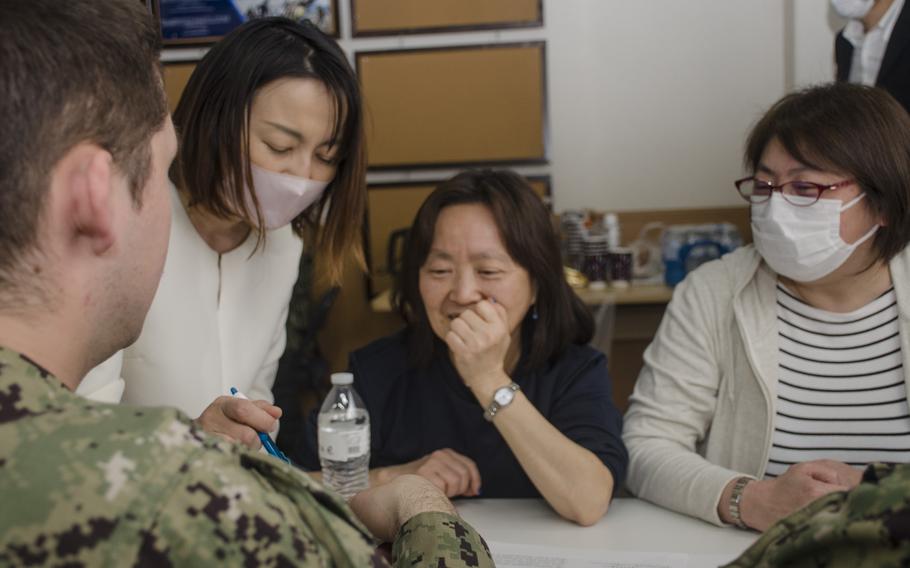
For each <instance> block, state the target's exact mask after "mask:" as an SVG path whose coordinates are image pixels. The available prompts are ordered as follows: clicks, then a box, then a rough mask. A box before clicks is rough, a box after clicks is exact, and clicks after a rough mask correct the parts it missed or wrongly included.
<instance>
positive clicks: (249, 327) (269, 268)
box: [76, 187, 303, 417]
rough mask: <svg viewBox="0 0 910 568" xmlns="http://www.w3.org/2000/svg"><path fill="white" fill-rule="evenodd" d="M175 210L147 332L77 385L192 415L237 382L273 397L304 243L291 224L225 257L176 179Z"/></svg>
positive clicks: (95, 394) (255, 395)
mask: <svg viewBox="0 0 910 568" xmlns="http://www.w3.org/2000/svg"><path fill="white" fill-rule="evenodd" d="M171 209H172V211H173V215H172V221H171V234H170V245H169V248H168V254H167V260H166V261H165V265H164V273H163V275H162V277H161V283H160V284H159V286H158V291H157V293H156V294H155V299H154V301H153V302H152V306H151V309H150V310H149V313H148V317H147V318H146V320H145V327H144V328H143V329H142V334H141V335H140V336H139V339H138V340H137V341H136V343H134V344H133V345H131V346H130V347H128V348H126V349H124V350H123V351H121V352H119V353H117V354H116V355H114V356H113V357H111V359H109V360H108V361H106V362H104V363H102V364H101V365H99V366H98V367H96V368H95V369H93V370H92V371H91V372H90V373H89V375H88V376H87V377H86V378H85V380H83V381H82V383H81V384H80V385H79V388H78V389H77V390H76V392H77V393H79V394H81V395H83V396H86V397H88V398H91V399H93V400H102V401H105V402H117V401H119V400H122V401H123V402H126V403H130V404H136V405H141V406H174V407H177V408H179V409H180V410H182V411H184V412H185V413H187V414H188V415H189V416H191V417H196V416H199V414H201V413H202V411H203V410H204V409H205V407H206V406H208V405H209V404H210V403H211V402H212V401H213V400H215V398H216V397H218V396H219V395H224V394H229V389H230V387H232V386H234V387H237V388H238V389H239V390H240V391H241V392H243V393H244V394H246V395H247V396H248V397H249V398H251V399H254V400H255V399H264V400H268V401H270V402H271V401H272V400H273V398H272V384H273V383H274V382H275V373H276V372H277V369H278V359H279V358H280V357H281V354H282V352H283V351H284V345H285V327H284V326H285V321H286V320H287V315H288V303H289V301H290V298H291V291H292V289H293V286H294V282H295V281H296V280H297V271H298V267H299V263H300V255H301V252H302V250H303V243H302V242H301V240H300V239H299V238H298V237H297V236H296V235H295V234H294V233H293V231H292V230H291V228H290V226H286V227H282V228H281V229H277V230H274V231H270V232H269V233H268V235H267V237H266V241H265V246H264V248H261V249H259V250H255V248H256V239H255V238H254V237H251V238H248V239H247V240H246V241H245V242H244V243H243V244H241V245H240V246H239V247H237V248H236V249H235V250H232V251H230V252H228V253H226V254H222V255H219V254H218V253H217V252H215V251H213V250H212V249H210V248H209V247H208V245H207V244H206V243H205V241H203V240H202V237H201V236H200V235H199V233H198V232H196V229H195V228H194V227H193V225H192V223H191V222H190V219H189V217H188V216H187V213H186V210H185V209H184V208H183V205H182V204H181V202H180V198H179V196H178V195H177V191H176V189H175V188H173V187H172V191H171ZM121 393H122V397H121V396H120V394H121Z"/></svg>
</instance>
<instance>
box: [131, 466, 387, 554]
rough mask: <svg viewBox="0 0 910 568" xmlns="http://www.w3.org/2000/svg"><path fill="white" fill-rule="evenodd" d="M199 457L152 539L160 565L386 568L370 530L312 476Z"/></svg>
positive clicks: (148, 542) (147, 548)
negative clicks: (377, 567) (379, 567)
mask: <svg viewBox="0 0 910 568" xmlns="http://www.w3.org/2000/svg"><path fill="white" fill-rule="evenodd" d="M198 457H199V459H198V460H194V461H190V462H188V463H187V467H188V469H189V471H188V472H187V473H186V475H185V477H184V478H183V479H181V480H179V482H177V483H175V486H174V490H173V493H172V494H171V496H170V498H169V499H167V501H166V503H165V504H164V505H163V507H162V508H161V510H160V512H159V515H158V518H157V522H156V523H155V526H154V528H153V530H152V531H150V532H149V534H147V535H146V538H145V542H144V543H143V551H142V554H141V556H142V557H144V558H145V559H147V560H153V561H156V563H155V564H154V565H162V566H165V565H178V566H179V565H184V566H214V565H224V566H242V565H245V566H250V565H256V566H327V565H333V566H373V565H382V564H383V559H382V557H381V555H380V554H379V553H378V552H377V551H376V549H375V547H374V543H373V542H372V539H371V538H370V537H368V536H367V535H366V534H365V533H364V531H365V529H363V528H362V527H361V526H359V525H358V524H357V523H356V521H353V520H351V519H348V518H345V515H346V514H347V513H348V511H347V510H346V509H345V508H344V506H343V504H342V503H341V502H335V500H334V499H333V498H332V497H331V496H327V495H325V494H324V492H323V491H322V490H321V488H319V487H316V486H314V485H313V484H312V482H307V481H306V480H302V481H301V479H299V478H302V477H305V474H299V473H298V472H294V471H284V470H282V468H283V467H284V464H280V463H278V462H277V461H276V462H275V463H274V464H273V463H269V462H268V461H267V460H269V459H271V458H268V457H267V456H266V457H260V456H258V455H255V454H254V455H249V456H244V458H243V459H241V463H243V465H244V466H245V467H237V466H236V463H229V464H226V463H225V461H230V460H219V459H218V456H217V455H213V453H206V454H204V455H199V456H198ZM287 469H289V468H287Z"/></svg>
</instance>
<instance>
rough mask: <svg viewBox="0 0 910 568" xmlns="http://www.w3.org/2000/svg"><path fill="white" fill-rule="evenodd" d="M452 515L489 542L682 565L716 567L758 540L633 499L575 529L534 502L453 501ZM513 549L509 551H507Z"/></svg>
mask: <svg viewBox="0 0 910 568" xmlns="http://www.w3.org/2000/svg"><path fill="white" fill-rule="evenodd" d="M456 506H457V507H458V512H459V513H460V514H461V516H462V517H463V518H464V519H465V520H466V521H468V522H469V523H470V524H471V525H472V526H473V527H474V528H475V529H477V531H478V532H480V534H481V535H483V537H484V538H485V539H486V540H487V542H488V543H491V548H492V551H493V553H494V555H495V554H496V553H497V550H496V545H497V544H498V543H510V544H515V545H525V546H528V547H541V546H544V547H557V548H562V549H573V550H584V551H587V553H591V552H596V553H598V554H600V553H602V554H603V556H604V558H609V556H610V554H611V553H614V554H618V555H620V556H621V555H622V553H641V552H652V553H668V554H676V555H680V554H683V555H686V557H687V558H686V562H687V563H686V564H685V565H686V566H687V567H691V566H717V565H718V564H720V563H722V562H727V561H730V560H733V559H734V558H736V557H737V556H739V554H740V553H741V552H743V551H744V550H745V549H746V548H748V547H749V545H750V544H752V543H753V542H754V541H755V539H756V538H757V537H758V535H757V534H756V533H754V532H751V531H742V530H738V529H734V528H721V527H716V526H714V525H711V524H708V523H706V522H704V521H701V520H699V519H695V518H691V517H687V516H685V515H680V514H678V513H674V512H672V511H668V510H666V509H662V508H660V507H658V506H656V505H652V504H651V503H648V502H646V501H641V500H639V499H631V498H624V499H615V500H614V501H613V503H612V504H611V505H610V510H609V512H607V514H606V516H604V518H602V519H601V520H600V521H599V522H598V523H597V524H596V525H594V526H591V527H581V526H578V525H576V524H574V523H572V522H570V521H567V520H565V519H563V518H561V517H559V516H558V515H557V514H556V513H555V512H554V511H553V510H552V509H551V508H550V507H549V505H547V504H546V502H544V501H543V500H540V499H476V500H466V501H460V502H459V501H456ZM511 548H514V547H511Z"/></svg>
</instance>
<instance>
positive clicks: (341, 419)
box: [318, 373, 370, 499]
mask: <svg viewBox="0 0 910 568" xmlns="http://www.w3.org/2000/svg"><path fill="white" fill-rule="evenodd" d="M353 383H354V375H352V374H351V373H335V374H333V375H332V390H331V391H329V394H328V396H327V397H326V398H325V402H323V403H322V408H320V409H319V419H318V424H319V435H318V438H319V463H320V465H321V466H322V480H323V483H325V484H326V485H327V486H328V487H331V488H332V489H334V490H335V491H337V492H338V493H339V494H340V495H341V496H342V497H344V498H345V499H350V498H351V497H353V496H354V495H355V494H356V493H358V492H360V491H363V490H364V489H367V488H369V486H370V471H369V467H370V414H369V413H368V412H367V410H366V408H364V406H363V400H361V398H360V396H359V395H358V394H357V391H355V390H354V386H353Z"/></svg>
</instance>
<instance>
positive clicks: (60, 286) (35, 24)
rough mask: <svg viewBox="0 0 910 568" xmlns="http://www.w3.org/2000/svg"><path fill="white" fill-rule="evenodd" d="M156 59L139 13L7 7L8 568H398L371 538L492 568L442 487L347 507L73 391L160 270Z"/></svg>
mask: <svg viewBox="0 0 910 568" xmlns="http://www.w3.org/2000/svg"><path fill="white" fill-rule="evenodd" d="M158 44H159V40H158V35H157V31H156V30H155V28H154V26H153V25H152V24H151V22H150V18H149V16H148V14H147V13H145V11H144V8H143V6H142V4H141V3H139V2H136V1H135V0H104V1H103V2H99V1H98V0H67V1H66V2H60V1H59V0H0V124H2V125H3V129H4V135H3V136H0V566H27V565H61V566H62V565H66V566H113V565H116V566H120V565H143V566H173V565H179V566H206V565H229V566H234V565H244V566H258V565H269V566H295V565H302V566H374V565H384V564H385V563H386V561H385V557H384V556H383V555H381V554H379V553H377V552H376V549H375V548H374V545H375V543H374V540H373V536H376V537H378V538H379V539H381V540H386V541H393V548H392V557H393V558H394V559H395V561H396V562H397V564H399V565H402V566H488V565H491V564H492V562H491V560H490V555H489V551H488V550H487V549H486V546H485V544H484V543H483V541H482V539H481V538H480V537H479V536H478V535H477V533H476V532H475V531H474V530H473V529H472V528H471V527H470V526H469V525H467V524H466V523H464V522H463V521H462V520H460V519H459V518H458V517H457V516H456V515H455V514H454V513H455V512H454V509H453V508H452V505H451V503H449V501H448V500H447V499H445V497H444V496H443V495H442V494H441V493H440V492H439V491H438V490H437V489H436V488H435V487H433V486H432V484H430V483H429V482H428V481H425V480H422V479H420V478H417V477H414V476H410V477H403V478H401V481H400V482H399V481H398V480H396V482H393V483H390V484H387V485H383V486H380V487H377V488H374V489H371V490H369V491H365V492H363V493H361V494H359V495H357V496H356V497H355V498H354V499H353V500H352V501H351V507H350V508H349V507H348V505H346V504H345V503H344V502H343V501H341V500H340V499H339V498H338V497H336V496H335V494H334V493H331V492H329V491H326V490H324V489H323V488H322V487H321V486H320V485H319V484H317V483H316V482H314V481H312V480H311V479H310V478H309V477H308V476H307V475H306V474H305V473H302V472H300V471H299V470H296V469H294V468H293V467H291V466H289V465H287V464H284V463H283V462H280V461H278V460H275V459H273V458H271V457H269V456H267V455H263V454H259V453H255V452H252V451H250V450H247V449H245V448H243V447H241V446H237V445H234V444H231V443H228V442H226V441H223V440H221V439H219V438H215V437H212V436H210V435H208V434H206V433H205V432H202V431H201V430H199V429H198V428H197V427H196V425H195V424H194V423H193V422H191V421H190V420H189V419H188V418H187V417H186V416H183V415H182V414H180V413H179V412H177V411H176V410H171V409H164V408H152V409H149V408H136V407H128V406H116V405H106V404H99V403H94V402H90V401H87V400H85V399H82V398H80V397H78V396H77V395H75V394H74V393H73V391H74V390H75V388H76V386H78V384H79V382H80V381H81V380H82V377H83V376H84V375H85V373H86V372H87V371H88V370H89V369H91V368H92V367H93V366H94V365H96V364H97V363H99V362H100V361H102V360H104V359H106V358H107V357H109V356H110V355H111V354H112V353H113V352H115V351H116V350H119V349H121V348H123V347H125V346H126V345H128V344H129V343H131V342H132V341H134V340H135V338H136V337H137V336H138V334H139V332H140V331H141V327H142V320H143V319H144V317H145V314H146V312H147V310H148V307H149V305H150V304H151V300H152V297H153V296H154V292H155V288H156V286H157V282H158V279H159V277H160V275H161V270H162V267H163V265H164V255H165V251H166V247H167V236H168V230H169V220H170V203H169V189H168V187H167V169H168V165H169V164H170V161H171V160H172V159H173V157H174V153H175V150H176V138H175V136H174V131H173V126H172V125H171V122H170V118H169V117H168V116H167V111H166V108H165V103H164V95H163V92H162V88H161V78H160V73H159V70H158V66H157V58H158V54H159V48H158ZM355 513H356V516H355ZM371 533H372V534H371Z"/></svg>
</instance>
